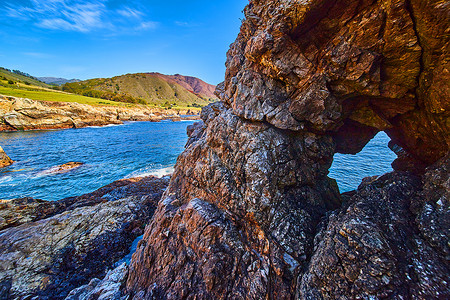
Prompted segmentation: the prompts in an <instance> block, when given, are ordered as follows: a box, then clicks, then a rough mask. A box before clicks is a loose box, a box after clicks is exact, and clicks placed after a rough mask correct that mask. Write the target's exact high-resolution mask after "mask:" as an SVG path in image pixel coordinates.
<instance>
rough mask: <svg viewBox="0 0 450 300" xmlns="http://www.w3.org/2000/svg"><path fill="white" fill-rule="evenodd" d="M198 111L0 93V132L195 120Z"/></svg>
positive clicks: (198, 117)
mask: <svg viewBox="0 0 450 300" xmlns="http://www.w3.org/2000/svg"><path fill="white" fill-rule="evenodd" d="M199 119H200V116H199V112H197V111H193V110H189V109H184V110H175V109H167V110H166V109H158V108H150V107H147V106H143V105H136V106H133V107H114V106H92V105H89V104H80V103H73V102H50V101H41V100H31V99H27V98H17V97H12V96H5V95H0V132H14V131H30V130H55V129H69V128H83V127H90V126H106V125H120V124H123V122H126V121H148V122H159V121H162V120H172V121H181V120H199Z"/></svg>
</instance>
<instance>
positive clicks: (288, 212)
mask: <svg viewBox="0 0 450 300" xmlns="http://www.w3.org/2000/svg"><path fill="white" fill-rule="evenodd" d="M449 12H450V7H449V6H448V5H447V4H446V3H445V2H443V1H422V0H420V1H419V0H410V1H405V0H393V1H387V0H385V1H383V0H381V1H374V0H371V1H369V0H362V1H355V0H343V1H333V0H316V1H278V0H273V1H272V0H271V1H250V4H249V5H248V6H247V7H246V9H245V14H246V19H245V21H244V22H243V24H242V27H241V32H240V34H239V36H238V38H237V40H236V42H235V43H234V44H232V46H231V49H230V51H229V52H228V56H227V71H226V80H225V82H224V84H221V85H219V86H218V87H217V93H218V94H219V95H220V98H221V99H222V102H221V103H216V104H213V105H210V106H208V107H206V108H204V109H203V112H202V122H201V123H198V124H196V125H194V126H192V127H190V128H189V129H188V132H189V135H190V138H189V141H188V143H187V145H186V147H187V148H186V150H185V151H184V153H183V154H182V155H181V156H180V157H179V159H178V162H177V165H176V167H175V173H174V175H173V177H172V180H171V183H170V185H169V188H168V190H167V191H166V192H165V194H164V196H163V200H162V201H161V202H160V203H159V206H158V209H157V211H156V213H155V215H154V218H153V220H152V222H151V223H150V225H149V226H148V227H147V228H146V232H145V236H144V239H143V241H141V242H140V244H139V246H138V250H137V252H136V253H135V254H134V256H133V261H132V264H131V266H130V270H129V277H128V281H127V292H128V293H129V294H130V295H131V296H134V297H135V298H134V299H236V298H237V299H242V298H245V299H293V298H300V299H323V298H325V299H335V298H339V297H345V298H349V299H352V298H373V299H379V298H385V297H387V298H427V299H428V298H448V297H449V295H448V293H449V290H450V287H449V282H450V278H449V274H450V272H449V269H448V244H446V243H445V242H444V241H448V235H447V233H448V232H449V229H450V228H449V224H448V221H446V220H448V216H449V206H448V197H449V195H448V188H449V186H448V185H449V183H448V182H449V176H448V168H445V166H446V165H448V163H449V161H448V158H447V159H443V160H442V161H440V162H438V163H437V165H435V166H433V167H432V168H430V169H428V173H426V175H423V176H422V175H420V174H423V170H424V169H425V167H427V166H430V165H431V164H433V163H435V162H436V161H438V160H439V159H442V157H444V156H445V155H446V154H447V153H448V151H449V144H450V126H449V123H448V122H449V121H448V120H449V110H448V109H449V103H450V102H449V99H450V98H449V82H450V77H449V76H450V75H449V71H448V62H449V61H450V60H449V55H448V49H449V48H448V46H449V35H448V24H449V23H450V20H449ZM378 131H386V132H387V133H388V134H389V136H390V137H391V138H392V148H395V149H397V150H398V151H397V152H398V153H404V154H405V157H408V159H407V161H408V163H404V161H405V160H402V161H403V163H398V164H397V166H401V168H402V169H403V170H405V171H410V170H411V168H410V167H409V166H415V165H416V164H415V162H418V163H420V164H421V166H422V167H420V168H413V169H414V170H413V171H414V172H416V173H418V174H419V175H413V174H412V173H410V172H405V173H403V172H399V171H397V172H395V173H392V174H388V175H386V176H384V177H381V178H369V179H367V180H366V181H365V182H364V183H363V184H362V186H361V187H360V189H359V190H358V191H357V192H356V193H352V194H353V196H351V197H350V196H349V195H346V197H345V198H346V201H345V202H344V203H341V199H340V197H339V195H338V194H337V188H336V185H335V183H334V182H333V180H331V179H329V178H328V177H327V173H328V168H329V167H330V165H331V162H332V157H333V154H334V153H335V152H341V153H356V152H358V151H360V150H361V149H362V148H363V147H364V145H365V144H366V143H367V142H368V141H369V140H370V139H371V138H372V137H373V136H374V135H375V134H376V132H378ZM420 176H422V178H421V177H420ZM435 180H436V181H435ZM434 194H436V195H440V196H433V195H434ZM443 232H445V233H443Z"/></svg>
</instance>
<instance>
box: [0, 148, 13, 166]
mask: <svg viewBox="0 0 450 300" xmlns="http://www.w3.org/2000/svg"><path fill="white" fill-rule="evenodd" d="M12 163H13V161H12V159H11V158H9V156H8V155H6V153H5V151H3V148H2V147H0V168H4V167H7V166H10V165H11V164H12Z"/></svg>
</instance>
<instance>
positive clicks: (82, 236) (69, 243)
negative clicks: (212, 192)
mask: <svg viewBox="0 0 450 300" xmlns="http://www.w3.org/2000/svg"><path fill="white" fill-rule="evenodd" d="M168 182H169V178H168V177H165V178H161V179H159V178H156V177H145V178H133V179H124V180H120V181H116V182H114V183H112V184H110V185H108V186H105V187H103V188H101V189H99V190H97V191H95V192H93V193H90V194H86V195H83V196H80V197H72V198H67V199H63V200H60V201H54V202H49V201H43V200H38V199H31V198H24V199H15V200H9V201H6V200H2V201H1V202H0V299H28V298H30V299H31V298H32V297H38V299H64V298H65V297H66V296H67V295H68V294H69V292H70V291H71V290H72V289H74V288H78V287H80V286H82V285H84V284H88V283H89V281H90V280H92V279H93V278H95V277H100V278H102V277H103V276H105V274H106V273H107V271H108V270H111V269H114V268H115V267H116V265H115V264H116V263H117V262H118V261H119V260H120V259H122V258H123V257H124V256H126V255H127V254H128V252H129V251H130V246H131V243H132V242H133V240H134V239H135V238H136V237H138V236H140V235H142V233H143V230H144V226H145V224H147V223H148V222H149V220H150V218H151V216H152V215H153V212H154V210H155V208H156V206H157V203H158V201H159V199H160V198H161V195H162V193H163V192H164V190H165V188H166V187H167V185H168ZM27 297H28V298H27Z"/></svg>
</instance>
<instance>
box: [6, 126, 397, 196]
mask: <svg viewBox="0 0 450 300" xmlns="http://www.w3.org/2000/svg"><path fill="white" fill-rule="evenodd" d="M193 123H194V122H193V121H181V122H172V121H163V122H128V123H125V124H124V125H114V126H105V127H88V128H81V129H66V130H55V131H27V132H3V133H0V145H1V146H2V147H3V148H4V149H5V151H6V153H8V154H9V155H10V157H11V158H12V159H13V160H14V161H15V163H14V164H13V165H11V166H10V167H7V168H4V169H2V170H1V171H0V199H13V198H20V197H33V198H38V199H44V200H59V199H62V198H65V197H71V196H79V195H82V194H85V193H90V192H93V191H94V190H96V189H98V188H100V187H102V186H105V185H107V184H109V183H111V182H113V181H115V180H119V179H123V178H130V177H138V176H145V175H156V176H162V175H167V174H169V173H171V172H172V170H173V166H174V165H175V162H176V159H177V157H178V155H179V154H180V153H181V152H182V151H183V149H184V145H185V144H186V141H187V135H186V128H187V126H188V125H190V124H193ZM388 141H389V137H388V136H387V135H386V134H385V133H383V132H381V133H379V134H378V135H377V136H376V137H375V138H374V139H372V140H371V141H370V143H369V144H367V145H366V147H365V148H364V149H363V150H362V151H361V152H360V153H358V154H356V155H342V154H336V155H335V156H334V162H333V165H332V167H331V169H330V174H329V176H330V177H331V178H335V179H336V181H337V183H338V186H339V188H340V191H341V192H347V191H350V190H353V189H356V188H357V187H358V185H359V184H360V183H361V180H362V178H364V177H367V176H373V175H381V174H384V173H386V172H389V171H391V170H392V169H391V166H390V164H391V162H392V161H393V160H394V159H395V154H394V153H393V152H392V151H390V150H389V149H388V147H387V143H388ZM69 161H77V162H78V161H79V162H82V163H84V165H83V166H82V167H80V168H78V169H76V170H72V171H70V172H67V173H62V174H51V173H49V172H48V170H49V169H51V168H52V167H54V166H57V165H61V164H64V163H67V162H69Z"/></svg>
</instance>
